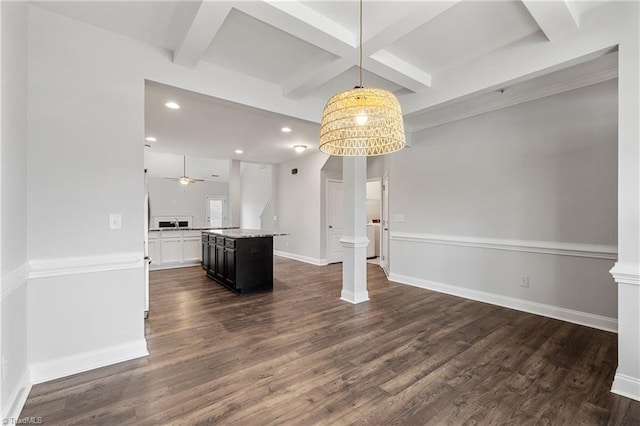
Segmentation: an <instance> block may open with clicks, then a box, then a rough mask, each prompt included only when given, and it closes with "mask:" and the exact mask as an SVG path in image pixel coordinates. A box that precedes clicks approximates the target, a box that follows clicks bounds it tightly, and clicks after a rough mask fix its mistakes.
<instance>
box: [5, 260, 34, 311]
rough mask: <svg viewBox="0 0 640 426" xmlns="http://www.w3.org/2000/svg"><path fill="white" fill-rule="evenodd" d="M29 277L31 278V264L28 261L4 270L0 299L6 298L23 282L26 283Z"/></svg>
mask: <svg viewBox="0 0 640 426" xmlns="http://www.w3.org/2000/svg"><path fill="white" fill-rule="evenodd" d="M27 278H29V264H28V263H26V262H25V263H23V264H22V265H18V266H16V267H15V268H13V269H10V270H8V271H6V272H3V273H2V279H1V282H2V293H0V301H2V300H5V299H6V298H7V297H9V295H10V294H11V293H13V292H14V291H15V290H17V289H18V288H19V287H20V286H21V285H22V284H24V283H26V282H27Z"/></svg>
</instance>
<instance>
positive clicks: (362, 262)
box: [340, 157, 369, 304]
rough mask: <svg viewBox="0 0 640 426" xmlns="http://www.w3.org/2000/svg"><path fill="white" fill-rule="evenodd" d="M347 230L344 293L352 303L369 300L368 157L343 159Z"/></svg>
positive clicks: (343, 248) (344, 235)
mask: <svg viewBox="0 0 640 426" xmlns="http://www.w3.org/2000/svg"><path fill="white" fill-rule="evenodd" d="M342 180H343V197H344V204H343V205H344V224H343V225H344V233H343V235H342V238H341V239H340V243H341V244H342V294H341V296H340V299H342V300H344V301H346V302H349V303H353V304H356V303H361V302H365V301H367V300H369V292H368V291H367V245H368V244H369V240H368V239H367V158H366V157H344V158H343V160H342Z"/></svg>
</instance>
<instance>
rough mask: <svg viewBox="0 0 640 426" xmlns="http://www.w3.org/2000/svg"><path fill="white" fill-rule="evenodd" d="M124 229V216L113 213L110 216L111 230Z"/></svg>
mask: <svg viewBox="0 0 640 426" xmlns="http://www.w3.org/2000/svg"><path fill="white" fill-rule="evenodd" d="M121 228H122V215H121V214H116V213H111V214H110V215H109V229H121Z"/></svg>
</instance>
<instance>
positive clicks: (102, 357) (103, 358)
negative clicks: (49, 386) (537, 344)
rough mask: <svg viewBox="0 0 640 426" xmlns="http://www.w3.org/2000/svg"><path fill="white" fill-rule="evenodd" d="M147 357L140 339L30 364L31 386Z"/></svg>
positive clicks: (142, 341) (144, 341)
mask: <svg viewBox="0 0 640 426" xmlns="http://www.w3.org/2000/svg"><path fill="white" fill-rule="evenodd" d="M147 355H149V352H148V351H147V342H146V340H145V339H141V340H138V341H135V342H130V343H125V344H123V345H117V346H111V347H108V348H102V349H96V350H93V351H87V352H82V353H79V354H74V355H70V356H66V357H61V358H56V359H52V360H50V361H44V362H39V363H35V364H31V365H30V366H29V368H30V370H31V382H32V383H33V384H37V383H42V382H47V381H49V380H55V379H58V378H60V377H66V376H70V375H72V374H77V373H82V372H84V371H88V370H93V369H94V368H100V367H105V366H107V365H112V364H117V363H119V362H123V361H129V360H131V359H135V358H140V357H143V356H147Z"/></svg>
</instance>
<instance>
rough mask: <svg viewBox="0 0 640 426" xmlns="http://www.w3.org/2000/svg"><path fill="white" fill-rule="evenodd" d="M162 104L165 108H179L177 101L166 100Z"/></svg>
mask: <svg viewBox="0 0 640 426" xmlns="http://www.w3.org/2000/svg"><path fill="white" fill-rule="evenodd" d="M164 106H166V107H167V108H171V109H180V105H178V104H177V103H175V102H173V101H170V102H167V103H166V104H164Z"/></svg>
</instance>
